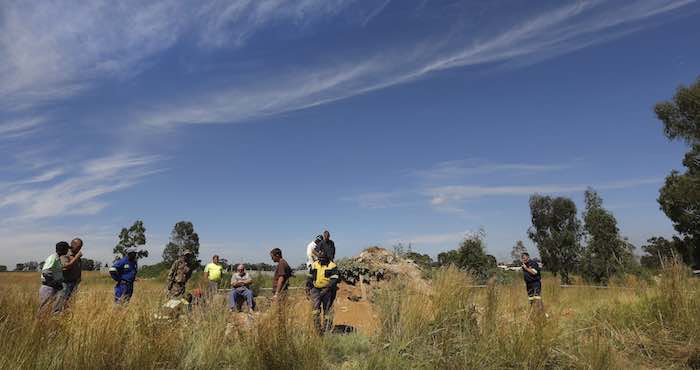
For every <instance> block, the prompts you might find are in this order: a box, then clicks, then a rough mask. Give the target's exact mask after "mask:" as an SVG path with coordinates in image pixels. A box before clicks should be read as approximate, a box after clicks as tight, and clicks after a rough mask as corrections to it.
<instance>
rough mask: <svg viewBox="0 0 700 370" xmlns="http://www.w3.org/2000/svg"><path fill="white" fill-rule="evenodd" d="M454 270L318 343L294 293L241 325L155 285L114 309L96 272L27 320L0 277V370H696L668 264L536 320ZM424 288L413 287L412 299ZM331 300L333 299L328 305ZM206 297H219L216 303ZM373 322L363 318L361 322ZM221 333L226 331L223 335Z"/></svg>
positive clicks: (142, 286)
mask: <svg viewBox="0 0 700 370" xmlns="http://www.w3.org/2000/svg"><path fill="white" fill-rule="evenodd" d="M470 285H472V283H471V280H470V279H469V277H468V276H467V275H466V274H464V273H462V272H459V271H456V270H453V269H445V270H440V271H437V272H436V273H435V274H433V278H432V282H431V288H430V289H429V291H424V290H425V289H424V288H418V287H415V286H411V284H410V282H406V281H394V282H391V283H389V284H386V285H384V286H383V288H382V289H378V290H377V291H376V292H375V294H374V302H373V307H374V310H375V313H376V315H377V323H378V325H377V329H376V330H375V331H374V332H372V333H355V334H351V335H339V334H332V335H326V336H324V337H320V336H318V335H317V334H315V332H314V330H313V326H312V324H311V310H310V307H309V303H308V302H307V301H306V300H305V299H303V293H301V292H300V291H297V292H295V293H293V295H294V296H293V297H292V298H291V299H290V301H289V305H288V307H286V308H279V307H278V306H275V305H273V306H271V307H269V308H267V309H265V310H264V312H262V313H261V314H260V315H258V316H257V317H256V318H255V320H253V321H252V322H250V323H249V324H244V323H241V322H240V321H239V320H236V317H235V316H232V315H231V314H229V313H228V312H227V310H226V307H225V305H224V304H223V303H222V302H220V304H217V305H216V306H214V307H208V308H206V309H204V308H201V309H195V310H194V311H193V312H192V313H191V314H190V315H188V316H183V317H181V318H180V319H178V320H171V321H168V320H159V319H156V318H155V317H154V314H155V313H157V312H159V310H160V309H161V305H162V303H163V302H164V295H163V283H162V282H161V281H159V280H150V279H149V280H142V281H139V282H138V283H137V286H136V292H135V295H134V298H133V300H132V302H131V303H130V304H129V305H128V306H127V307H115V306H114V305H113V303H112V283H111V280H109V278H108V277H107V276H101V275H99V274H97V273H88V274H85V278H84V281H83V284H82V286H81V290H80V292H79V294H78V295H77V296H76V297H75V301H74V302H73V304H72V307H71V309H70V310H69V311H67V312H64V313H63V314H61V315H54V316H51V317H49V318H44V319H41V320H39V319H37V317H36V308H37V303H38V288H39V276H38V274H37V273H0V336H1V337H2V339H3V350H2V351H0V368H2V369H34V368H36V369H39V368H41V369H72V368H74V369H91V368H94V369H105V368H110V369H173V368H182V369H200V368H201V369H214V368H216V369H220V368H227V369H310V368H311V369H321V368H323V369H409V368H411V369H413V368H415V369H504V368H519V369H555V368H562V369H571V368H574V369H640V368H641V369H643V368H663V369H673V368H677V369H681V368H687V367H688V366H693V365H694V366H698V365H700V342H699V336H698V333H700V331H699V329H700V305H698V304H697V302H698V301H697V299H698V298H700V289H698V281H697V280H696V279H695V278H693V277H691V276H690V274H689V272H688V271H687V270H686V269H684V268H682V267H680V266H676V267H674V268H672V269H670V270H668V271H665V272H664V273H663V274H661V275H660V277H658V278H655V279H653V280H651V282H645V281H638V280H636V279H634V278H628V279H627V280H626V281H624V283H622V284H621V285H620V286H615V287H611V288H610V289H593V288H561V287H559V285H558V281H557V279H556V278H554V277H551V276H548V277H546V278H545V281H544V284H543V287H544V288H543V297H544V304H545V311H546V313H547V314H548V317H545V316H543V315H539V314H537V313H535V312H531V311H530V310H529V306H528V303H527V299H526V295H525V292H524V287H523V283H522V281H520V280H519V279H515V281H514V282H513V283H512V284H507V285H497V284H491V285H489V286H488V287H487V288H472V287H470ZM421 289H423V290H421ZM340 299H342V297H341V298H340ZM219 301H222V299H220V300H219ZM371 319H372V318H367V320H371ZM227 326H228V328H229V330H228V335H227Z"/></svg>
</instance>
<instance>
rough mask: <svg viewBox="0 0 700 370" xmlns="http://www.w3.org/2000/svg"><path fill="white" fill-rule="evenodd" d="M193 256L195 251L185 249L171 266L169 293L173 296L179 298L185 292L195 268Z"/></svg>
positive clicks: (168, 282)
mask: <svg viewBox="0 0 700 370" xmlns="http://www.w3.org/2000/svg"><path fill="white" fill-rule="evenodd" d="M193 257H194V253H192V251H190V250H185V251H183V253H182V254H181V255H180V257H178V259H177V260H176V261H175V262H173V265H172V266H171V267H170V273H168V281H167V284H168V295H169V296H170V297H171V298H179V297H181V296H182V295H183V294H185V286H186V285H187V280H189V279H190V277H191V276H192V271H193V270H194V263H193V261H192V259H193Z"/></svg>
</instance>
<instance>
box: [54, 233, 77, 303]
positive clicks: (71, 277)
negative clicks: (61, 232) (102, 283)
mask: <svg viewBox="0 0 700 370" xmlns="http://www.w3.org/2000/svg"><path fill="white" fill-rule="evenodd" d="M82 248H83V241H82V240H81V239H80V238H75V239H73V240H71V242H70V249H69V250H68V253H67V254H66V255H65V256H61V264H62V265H63V294H62V296H61V299H60V303H59V305H58V307H57V309H58V310H63V309H64V308H66V306H67V305H68V300H70V297H71V296H72V295H74V294H75V292H76V291H77V289H78V285H79V284H80V278H81V276H82V267H81V266H80V263H81V257H82V256H83V252H82Z"/></svg>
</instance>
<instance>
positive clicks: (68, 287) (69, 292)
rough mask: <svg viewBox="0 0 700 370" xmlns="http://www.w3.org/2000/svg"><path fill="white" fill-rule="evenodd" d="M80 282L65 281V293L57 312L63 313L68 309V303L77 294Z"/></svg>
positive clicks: (58, 304) (60, 299)
mask: <svg viewBox="0 0 700 370" xmlns="http://www.w3.org/2000/svg"><path fill="white" fill-rule="evenodd" d="M79 284H80V281H65V282H63V291H62V292H61V293H62V294H61V296H60V297H59V299H58V303H57V304H56V309H55V311H62V310H64V309H65V308H66V307H68V301H69V300H70V298H71V297H72V296H73V295H74V294H75V293H76V292H77V290H78V285H79Z"/></svg>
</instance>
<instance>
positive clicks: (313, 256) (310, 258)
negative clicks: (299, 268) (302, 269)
mask: <svg viewBox="0 0 700 370" xmlns="http://www.w3.org/2000/svg"><path fill="white" fill-rule="evenodd" d="M322 241H323V236H322V235H316V238H315V239H314V240H312V241H311V242H310V243H309V244H307V245H306V269H307V270H308V269H310V268H311V265H312V264H313V263H314V261H316V260H317V259H318V252H317V250H316V248H318V245H319V244H320V243H321V242H322Z"/></svg>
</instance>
